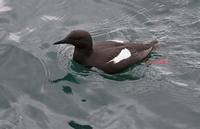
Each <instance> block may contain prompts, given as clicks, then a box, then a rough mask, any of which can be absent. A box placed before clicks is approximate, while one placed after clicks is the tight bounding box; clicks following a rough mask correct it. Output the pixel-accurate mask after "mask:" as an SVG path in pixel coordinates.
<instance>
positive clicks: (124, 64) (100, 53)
mask: <svg viewBox="0 0 200 129" xmlns="http://www.w3.org/2000/svg"><path fill="white" fill-rule="evenodd" d="M58 44H71V45H73V46H75V49H74V53H73V60H74V61H76V62H77V63H79V64H82V65H84V66H86V67H88V68H91V67H96V68H98V69H100V70H102V71H104V72H105V73H108V74H115V73H120V72H122V71H124V70H125V69H127V68H128V67H129V66H131V65H133V64H135V63H139V62H141V61H143V60H144V59H146V58H147V56H148V55H149V54H150V52H151V51H152V50H153V49H154V48H155V47H156V46H157V44H158V41H157V40H153V41H151V42H149V43H146V44H141V43H130V42H125V43H121V42H116V41H103V42H96V43H93V40H92V37H91V35H90V33H89V32H87V31H85V30H73V31H72V32H70V33H69V34H68V35H67V36H66V37H65V38H64V39H62V40H60V41H58V42H55V43H54V45H58Z"/></svg>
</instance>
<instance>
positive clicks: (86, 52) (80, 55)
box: [73, 47, 93, 64]
mask: <svg viewBox="0 0 200 129" xmlns="http://www.w3.org/2000/svg"><path fill="white" fill-rule="evenodd" d="M92 52H93V49H92V48H90V49H79V48H76V47H75V49H74V54H73V60H75V61H76V62H78V63H80V64H85V63H86V61H87V59H88V57H89V56H90V55H91V54H92Z"/></svg>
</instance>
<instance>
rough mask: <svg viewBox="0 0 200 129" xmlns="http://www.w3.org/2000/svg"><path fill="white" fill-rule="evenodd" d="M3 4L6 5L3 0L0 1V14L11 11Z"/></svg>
mask: <svg viewBox="0 0 200 129" xmlns="http://www.w3.org/2000/svg"><path fill="white" fill-rule="evenodd" d="M5 4H6V3H5V1H4V0H0V13H1V12H7V11H10V10H12V8H11V7H9V6H5Z"/></svg>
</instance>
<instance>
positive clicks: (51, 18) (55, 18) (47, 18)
mask: <svg viewBox="0 0 200 129" xmlns="http://www.w3.org/2000/svg"><path fill="white" fill-rule="evenodd" d="M41 19H42V20H44V21H47V20H49V21H53V20H54V21H59V20H61V18H59V17H56V16H50V15H44V16H42V17H41Z"/></svg>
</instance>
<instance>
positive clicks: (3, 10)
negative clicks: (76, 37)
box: [0, 0, 200, 129]
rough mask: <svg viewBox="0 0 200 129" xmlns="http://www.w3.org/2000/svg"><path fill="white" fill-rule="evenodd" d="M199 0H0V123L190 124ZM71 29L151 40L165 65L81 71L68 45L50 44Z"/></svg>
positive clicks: (30, 128)
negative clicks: (118, 71) (118, 70)
mask: <svg viewBox="0 0 200 129" xmlns="http://www.w3.org/2000/svg"><path fill="white" fill-rule="evenodd" d="M199 5H200V1H198V0H124V1H122V0H107V1H106V0H93V1H92V0H57V1H55V0H40V1H35V0H17V1H12V0H0V129H36V128H37V129H199V127H200V108H199V107H200V100H199V97H200V85H199V84H200V74H199V73H200V44H199V43H200V38H199V35H200V6H199ZM74 29H85V30H88V31H89V32H90V33H91V34H92V36H93V38H94V41H101V40H112V39H120V40H125V41H134V42H143V41H147V40H151V39H154V38H156V39H158V40H159V42H160V48H159V49H158V50H157V52H156V53H155V54H156V55H157V57H160V56H161V57H162V58H165V59H167V60H168V63H167V64H154V65H147V64H145V63H141V64H139V65H136V66H133V67H131V68H129V69H127V70H126V71H125V72H123V73H121V74H118V75H107V74H105V73H103V72H102V71H99V70H96V69H92V70H88V69H87V68H84V67H83V66H81V65H79V64H77V63H75V62H73V61H72V60H71V56H72V52H73V47H71V46H65V45H60V46H56V47H55V46H53V45H52V43H53V42H55V41H57V40H59V39H61V38H63V37H64V36H65V35H66V34H67V33H69V32H70V31H71V30H74ZM151 58H154V56H153V57H151Z"/></svg>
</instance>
